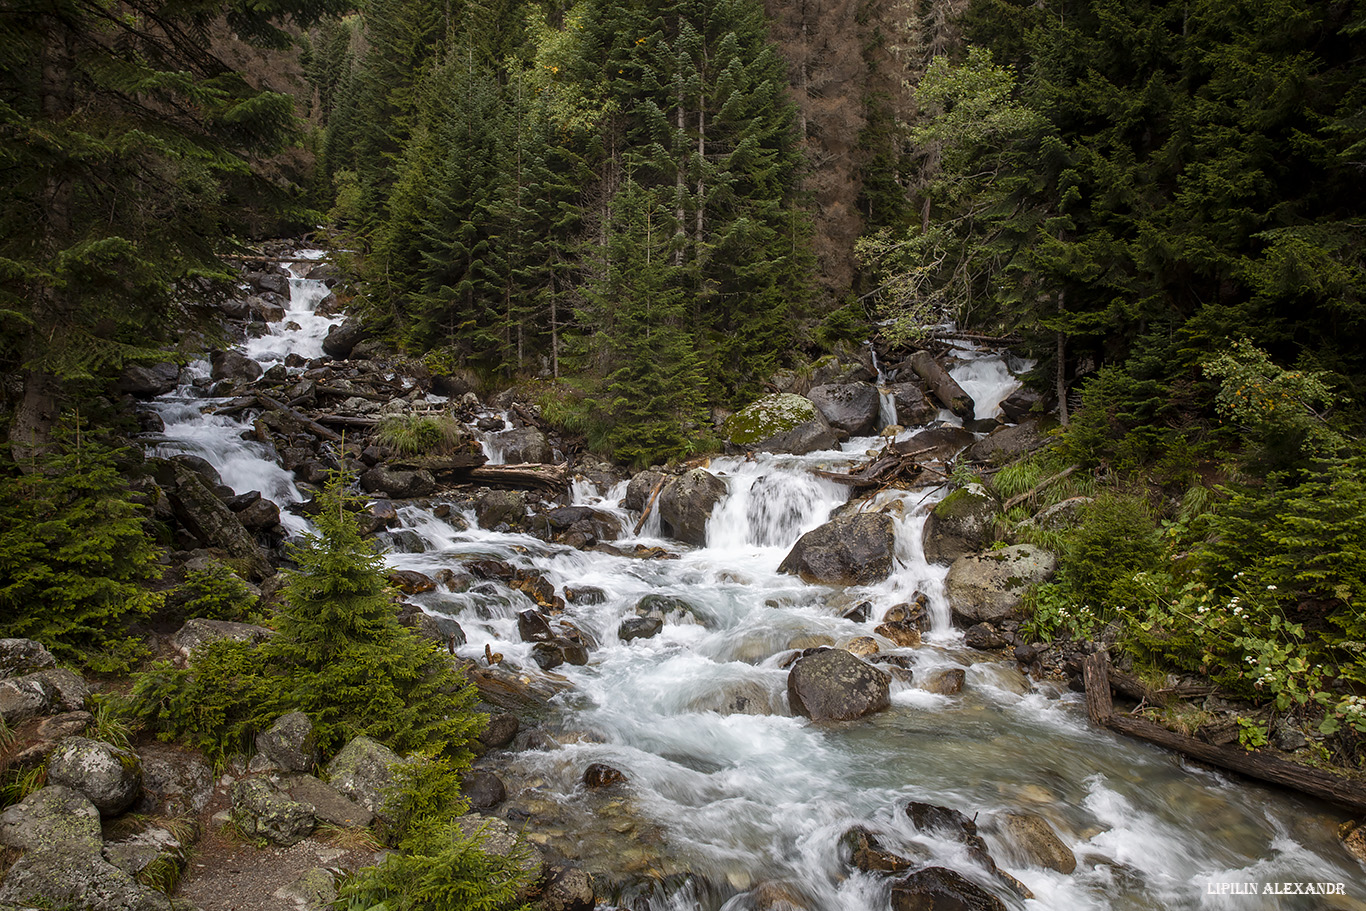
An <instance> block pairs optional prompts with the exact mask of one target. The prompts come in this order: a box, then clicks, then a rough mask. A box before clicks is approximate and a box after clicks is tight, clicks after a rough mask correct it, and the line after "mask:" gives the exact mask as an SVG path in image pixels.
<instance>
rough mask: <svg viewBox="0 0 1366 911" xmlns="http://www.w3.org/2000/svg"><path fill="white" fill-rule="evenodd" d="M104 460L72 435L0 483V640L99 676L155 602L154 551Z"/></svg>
mask: <svg viewBox="0 0 1366 911" xmlns="http://www.w3.org/2000/svg"><path fill="white" fill-rule="evenodd" d="M114 457H115V453H114V451H113V450H111V449H109V448H108V447H106V446H104V445H103V444H101V443H99V442H97V441H94V440H91V439H89V438H88V437H84V438H83V437H82V435H81V434H80V433H79V432H76V431H72V432H68V433H65V434H61V435H59V437H58V445H57V446H56V447H55V448H54V449H52V450H51V451H49V452H48V453H47V454H45V455H44V456H42V457H40V458H39V459H38V460H37V461H36V462H34V463H33V464H30V465H29V466H27V467H28V468H29V472H28V473H27V474H23V473H19V472H17V471H14V470H13V468H11V469H10V470H8V471H6V472H5V474H4V475H3V476H0V617H3V618H4V619H3V621H0V636H6V637H18V638H31V639H37V640H38V641H39V642H42V643H43V644H44V645H46V646H47V647H48V648H49V649H51V650H52V651H53V652H54V653H56V654H57V655H59V656H61V657H63V658H67V659H74V660H77V661H80V662H82V663H87V662H88V663H90V664H91V665H92V666H96V667H103V668H105V669H108V670H114V669H117V664H118V663H119V661H120V660H121V659H120V657H119V656H120V655H121V654H122V655H124V657H127V656H128V648H127V644H126V643H125V642H124V640H125V637H127V635H128V624H129V622H130V621H133V620H136V619H138V618H140V617H143V616H146V615H147V614H149V613H151V612H152V611H153V610H155V609H156V607H157V606H158V605H159V604H160V603H161V596H160V595H159V594H157V593H155V592H153V591H151V590H150V589H149V587H148V584H149V583H150V582H152V581H154V580H155V579H156V578H157V577H158V576H159V575H160V568H159V566H158V564H157V555H158V553H157V549H156V547H155V546H154V545H153V544H152V542H151V540H150V539H149V538H148V537H147V534H146V533H145V532H144V530H143V526H142V521H143V511H142V510H141V509H140V508H139V507H138V506H137V505H136V504H135V503H134V502H133V499H132V496H131V493H130V491H129V489H128V485H127V483H126V482H125V481H124V480H123V478H122V477H121V476H120V475H119V473H118V470H117V468H116V467H115V462H114Z"/></svg>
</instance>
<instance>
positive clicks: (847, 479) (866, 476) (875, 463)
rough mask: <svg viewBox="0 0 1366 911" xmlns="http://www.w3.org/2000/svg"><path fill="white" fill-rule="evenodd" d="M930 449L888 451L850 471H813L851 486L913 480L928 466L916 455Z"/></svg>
mask: <svg viewBox="0 0 1366 911" xmlns="http://www.w3.org/2000/svg"><path fill="white" fill-rule="evenodd" d="M929 451H930V450H929V449H917V450H916V451H915V452H907V453H899V452H892V451H886V452H884V453H883V454H882V455H880V456H878V457H877V458H875V459H873V460H872V461H871V462H869V463H867V464H866V465H856V466H854V467H853V468H851V469H849V470H848V471H824V470H822V469H816V470H814V471H812V472H811V473H812V474H814V475H816V476H817V477H820V478H826V479H828V480H831V481H835V482H837V483H840V484H848V485H850V486H851V487H885V486H887V485H888V484H891V483H893V482H894V481H897V480H906V481H913V480H915V479H916V478H917V477H918V476H919V474H920V473H921V472H922V471H925V470H927V468H926V466H924V465H921V464H920V463H919V462H917V461H916V456H920V455H924V454H925V453H927V452H929Z"/></svg>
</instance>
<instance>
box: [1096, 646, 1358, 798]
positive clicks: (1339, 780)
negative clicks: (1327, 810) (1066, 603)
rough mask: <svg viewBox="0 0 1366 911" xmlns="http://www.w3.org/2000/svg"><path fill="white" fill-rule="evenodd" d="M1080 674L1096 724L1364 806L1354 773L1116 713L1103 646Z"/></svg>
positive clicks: (1297, 788) (1263, 778)
mask: <svg viewBox="0 0 1366 911" xmlns="http://www.w3.org/2000/svg"><path fill="white" fill-rule="evenodd" d="M1082 676H1083V678H1084V679H1085V681H1086V712H1087V714H1088V715H1089V716H1090V717H1091V720H1092V721H1093V722H1095V723H1096V724H1098V725H1100V726H1101V727H1105V728H1108V729H1110V730H1112V731H1114V732H1116V733H1119V734H1125V735H1127V736H1129V737H1136V738H1138V739H1139V740H1146V741H1147V742H1148V743H1152V744H1155V745H1157V746H1160V747H1164V748H1166V749H1169V750H1174V751H1176V752H1177V753H1180V754H1181V755H1183V756H1188V757H1190V758H1191V759H1195V760H1198V761H1199V762H1203V763H1206V764H1208V765H1212V766H1215V767H1217V768H1221V769H1227V770H1228V771H1231V772H1237V773H1238V774H1240V775H1246V776H1247V777H1248V778H1255V779H1257V780H1258V781H1265V782H1268V783H1270V784H1276V785H1280V786H1281V787H1285V788H1290V789H1291V790H1295V791H1299V792H1300V793H1302V794H1308V795H1309V796H1311V797H1317V798H1319V799H1320V800H1325V801H1327V802H1329V803H1332V804H1336V805H1338V806H1341V807H1345V808H1348V809H1350V810H1351V811H1352V812H1354V813H1362V812H1366V783H1363V782H1362V781H1359V780H1357V779H1353V778H1348V777H1347V776H1345V775H1336V774H1334V773H1332V772H1326V771H1324V770H1323V769H1315V768H1312V767H1310V766H1307V765H1303V764H1301V763H1298V762H1291V761H1289V760H1286V759H1279V758H1276V757H1274V756H1268V755H1265V754H1263V753H1259V752H1255V751H1254V752H1248V751H1247V750H1244V749H1243V748H1242V747H1240V746H1217V745H1215V744H1212V743H1205V742H1204V741H1203V740H1196V739H1195V738H1194V737H1187V736H1186V735H1185V734H1178V733H1177V732H1175V731H1169V730H1167V729H1166V728H1164V727H1163V726H1162V725H1160V724H1156V723H1154V722H1152V721H1148V720H1147V719H1146V718H1136V717H1134V716H1132V715H1124V714H1116V713H1115V711H1114V703H1113V701H1112V700H1111V696H1110V656H1109V654H1108V653H1106V652H1103V651H1101V652H1096V653H1095V654H1094V655H1091V656H1090V657H1088V658H1087V659H1086V663H1085V664H1084V665H1083V667H1082Z"/></svg>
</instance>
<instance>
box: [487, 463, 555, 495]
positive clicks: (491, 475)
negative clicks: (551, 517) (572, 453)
mask: <svg viewBox="0 0 1366 911" xmlns="http://www.w3.org/2000/svg"><path fill="white" fill-rule="evenodd" d="M466 477H468V478H469V479H470V480H471V481H475V482H478V483H480V484H487V485H490V486H492V487H517V488H529V489H532V490H546V491H550V492H552V493H554V492H558V491H561V490H564V489H565V488H566V487H568V486H569V465H568V464H567V463H564V464H560V465H543V464H537V463H535V462H527V463H524V464H520V465H484V466H481V467H479V468H471V469H470V470H469V472H468V473H467V474H466Z"/></svg>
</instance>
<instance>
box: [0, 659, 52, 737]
mask: <svg viewBox="0 0 1366 911" xmlns="http://www.w3.org/2000/svg"><path fill="white" fill-rule="evenodd" d="M56 699H57V691H56V689H55V688H54V687H53V686H52V684H51V683H49V682H48V681H47V678H45V677H43V676H42V673H41V672H39V673H37V674H26V675H25V676H23V677H16V678H14V679H12V680H3V681H0V720H3V721H4V723H5V724H6V725H8V726H10V727H13V726H15V725H17V724H22V723H23V722H25V721H27V720H29V719H30V718H36V717H38V716H39V715H46V714H48V713H49V712H51V711H52V704H53V703H54V702H55V701H56Z"/></svg>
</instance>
